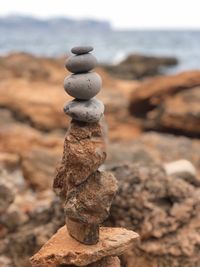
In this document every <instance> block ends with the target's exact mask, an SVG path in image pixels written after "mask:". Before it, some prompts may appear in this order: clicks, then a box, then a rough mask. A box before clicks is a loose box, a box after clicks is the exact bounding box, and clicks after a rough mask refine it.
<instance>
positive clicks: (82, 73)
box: [64, 46, 104, 122]
mask: <svg viewBox="0 0 200 267" xmlns="http://www.w3.org/2000/svg"><path fill="white" fill-rule="evenodd" d="M92 50H93V48H92V47H91V46H85V47H74V48H72V50H71V51H72V53H73V54H75V55H74V56H71V57H70V58H69V59H68V60H67V61H66V64H65V67H66V69H67V70H68V71H70V72H72V73H73V74H71V75H70V76H68V77H66V78H65V81H64V88H65V91H66V92H67V93H68V94H69V95H70V96H72V97H74V98H75V99H74V100H72V101H70V102H69V103H67V104H66V105H65V107H64V112H65V113H66V114H67V115H69V116H70V117H71V118H72V119H75V120H78V121H84V122H98V121H99V120H100V119H101V117H102V116H103V113H104V105H103V103H102V102H101V101H100V100H97V99H96V98H94V97H95V96H96V95H97V94H98V93H99V91H100V90H101V86H102V81H101V77H100V76H99V75H98V74H97V73H96V72H91V71H92V70H93V69H94V68H95V67H96V65H97V60H96V58H95V57H94V56H93V55H92V54H91V53H90V52H91V51H92Z"/></svg>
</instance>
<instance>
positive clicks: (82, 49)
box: [71, 46, 94, 55]
mask: <svg viewBox="0 0 200 267" xmlns="http://www.w3.org/2000/svg"><path fill="white" fill-rule="evenodd" d="M92 50H94V48H93V47H92V46H75V47H73V48H72V49H71V52H72V53H73V54H75V55H82V54H87V53H89V52H91V51H92Z"/></svg>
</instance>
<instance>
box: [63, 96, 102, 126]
mask: <svg viewBox="0 0 200 267" xmlns="http://www.w3.org/2000/svg"><path fill="white" fill-rule="evenodd" d="M64 112H65V113H66V114H67V115H69V116H70V117H71V118H72V119H74V120H77V121H84V122H98V121H99V120H100V119H101V117H102V116H103V113H104V104H103V103H102V102H101V101H100V100H97V99H95V98H92V99H90V100H88V101H83V100H77V99H74V100H72V101H70V102H69V103H67V104H66V105H65V107H64Z"/></svg>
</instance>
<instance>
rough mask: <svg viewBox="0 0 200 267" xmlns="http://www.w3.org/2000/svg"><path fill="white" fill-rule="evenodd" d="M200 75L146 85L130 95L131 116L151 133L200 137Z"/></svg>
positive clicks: (161, 80)
mask: <svg viewBox="0 0 200 267" xmlns="http://www.w3.org/2000/svg"><path fill="white" fill-rule="evenodd" d="M199 101H200V71H193V72H192V71H191V72H184V73H181V74H178V75H175V76H163V77H158V78H154V79H152V80H149V81H146V82H144V83H143V84H142V85H141V86H139V87H138V88H137V89H136V90H134V91H133V93H132V94H131V100H130V112H131V114H132V115H133V116H134V117H135V118H138V119H139V120H140V121H141V122H142V124H143V126H144V127H145V128H148V129H155V130H160V131H167V132H172V133H177V134H180V133H182V134H186V135H193V136H199V135H200V105H199Z"/></svg>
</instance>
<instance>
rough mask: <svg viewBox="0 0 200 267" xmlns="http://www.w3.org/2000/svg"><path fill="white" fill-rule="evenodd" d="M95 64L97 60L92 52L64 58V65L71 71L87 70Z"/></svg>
mask: <svg viewBox="0 0 200 267" xmlns="http://www.w3.org/2000/svg"><path fill="white" fill-rule="evenodd" d="M96 65H97V60H96V58H95V57H94V56H93V55H92V54H89V53H88V54H84V55H76V56H71V57H69V58H68V59H67V60H66V63H65V67H66V69H67V70H68V71H70V72H73V73H82V72H88V71H90V70H92V69H94V68H95V67H96Z"/></svg>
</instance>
